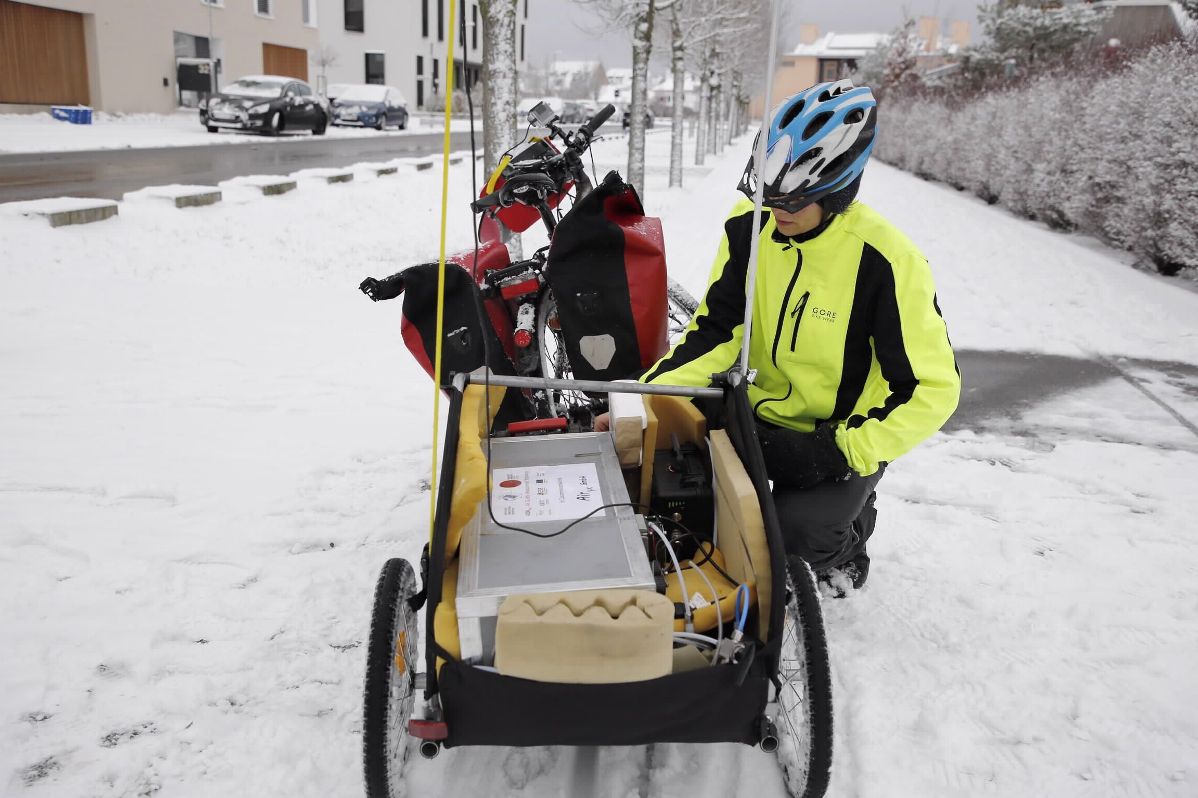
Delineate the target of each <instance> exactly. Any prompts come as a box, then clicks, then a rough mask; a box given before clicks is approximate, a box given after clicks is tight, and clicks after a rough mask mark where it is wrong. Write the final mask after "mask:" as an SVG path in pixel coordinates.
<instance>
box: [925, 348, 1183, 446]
mask: <svg viewBox="0 0 1198 798" xmlns="http://www.w3.org/2000/svg"><path fill="white" fill-rule="evenodd" d="M957 364H958V366H959V368H960V369H961V403H960V406H959V407H958V408H957V412H956V413H954V414H953V416H952V418H950V419H949V421H948V423H947V424H945V426H944V429H945V431H948V432H956V431H962V430H973V431H974V432H984V431H1004V432H1009V433H1013V434H1016V435H1031V436H1034V437H1039V436H1041V435H1043V434H1044V431H1043V430H1040V429H1036V427H1037V424H1036V423H1035V418H1036V415H1037V410H1038V408H1040V407H1041V406H1043V405H1044V404H1045V403H1046V402H1048V401H1049V400H1053V399H1056V398H1060V397H1065V396H1068V395H1070V394H1076V393H1078V392H1081V391H1085V390H1088V389H1097V390H1099V391H1111V392H1115V391H1119V392H1120V393H1121V396H1122V397H1123V398H1121V399H1119V400H1118V401H1119V402H1132V403H1133V404H1132V405H1131V406H1132V407H1135V408H1137V410H1136V412H1137V413H1141V414H1143V413H1149V414H1156V415H1157V417H1159V418H1161V419H1162V420H1164V423H1165V424H1166V426H1167V428H1169V429H1171V430H1172V431H1173V433H1174V435H1175V438H1174V445H1175V446H1176V447H1177V448H1185V449H1190V450H1198V366H1194V365H1191V364H1189V363H1176V362H1172V361H1163V360H1147V359H1142V358H1128V357H1116V358H1110V357H1103V356H1100V355H1093V356H1091V357H1089V358H1081V357H1064V356H1061V355H1047V354H1035V353H1030V352H1003V351H978V350H970V349H958V350H957ZM1128 386H1131V388H1132V389H1134V393H1131V394H1128V393H1127V390H1128ZM1129 396H1130V397H1138V398H1130V399H1129V398H1127V397H1129ZM1154 405H1155V408H1154V407H1153V406H1154ZM1111 435H1112V436H1113V437H1117V434H1116V433H1115V432H1112V433H1111Z"/></svg>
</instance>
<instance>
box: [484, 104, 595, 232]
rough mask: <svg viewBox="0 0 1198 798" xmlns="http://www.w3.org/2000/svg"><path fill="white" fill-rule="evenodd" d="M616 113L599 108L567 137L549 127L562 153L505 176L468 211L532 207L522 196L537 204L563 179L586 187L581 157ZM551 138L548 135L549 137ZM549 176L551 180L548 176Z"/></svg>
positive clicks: (558, 129) (554, 127) (554, 190)
mask: <svg viewBox="0 0 1198 798" xmlns="http://www.w3.org/2000/svg"><path fill="white" fill-rule="evenodd" d="M615 112H616V108H615V106H614V105H611V104H610V103H609V104H607V105H605V106H603V107H602V108H600V109H599V110H598V111H596V112H595V115H594V116H592V117H591V118H590V119H588V120H587V121H585V122H583V123H582V125H580V126H579V128H578V130H577V131H576V132H575V133H574V134H573V135H569V134H567V133H565V132H564V131H562V130H561V128H558V127H557V126H555V125H553V124H552V123H551V124H550V125H549V129H550V131H551V133H552V135H556V136H560V137H561V138H562V139H563V140H564V141H565V144H566V148H565V151H563V152H560V153H558V154H557V155H554V156H552V157H550V158H545V159H543V160H541V161H537V162H533V163H534V164H535V165H533V166H531V167H530V168H529V169H528V170H527V171H522V172H519V173H517V174H508V175H507V176H506V177H505V178H504V180H505V182H504V185H503V187H502V188H500V189H499V190H498V191H496V192H494V193H491V194H488V195H486V196H484V197H480V198H479V199H476V200H474V201H473V202H471V203H470V208H471V210H473V211H474V212H475V213H480V212H482V211H484V210H488V209H492V208H497V207H498V208H506V207H508V206H510V205H512V204H513V203H515V202H523V204H526V205H534V206H535V205H536V203H532V202H528V201H527V200H526V199H525V196H521V195H530V194H531V195H532V196H535V197H536V199H537V200H538V201H541V202H543V201H544V200H545V197H546V196H547V195H548V194H551V193H554V192H557V191H562V190H563V189H562V185H563V184H564V181H565V180H569V179H573V180H575V181H576V182H579V183H580V184H581V183H584V182H585V185H586V186H588V190H589V186H590V182H589V181H586V179H585V178H586V173H585V171H584V170H583V167H582V158H581V156H582V154H583V153H584V152H586V151H587V148H588V147H590V146H591V141H592V139H593V138H594V137H595V131H596V130H598V129H599V128H600V127H601V126H602V125H603V123H604V122H606V121H607V120H608V119H611V116H612V114H614V113H615ZM551 137H552V136H551ZM550 174H553V175H555V177H550V176H549V175H550Z"/></svg>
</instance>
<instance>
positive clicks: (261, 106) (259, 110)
mask: <svg viewBox="0 0 1198 798" xmlns="http://www.w3.org/2000/svg"><path fill="white" fill-rule="evenodd" d="M247 110H248V111H249V112H250V113H251V114H264V113H266V112H267V111H269V110H270V103H258V104H257V105H251V106H250V107H249V109H247Z"/></svg>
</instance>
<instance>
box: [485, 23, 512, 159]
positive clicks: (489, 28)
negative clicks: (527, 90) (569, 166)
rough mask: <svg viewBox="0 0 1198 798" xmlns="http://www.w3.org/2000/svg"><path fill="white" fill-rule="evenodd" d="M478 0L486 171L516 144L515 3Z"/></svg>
mask: <svg viewBox="0 0 1198 798" xmlns="http://www.w3.org/2000/svg"><path fill="white" fill-rule="evenodd" d="M517 2H518V0H479V4H478V5H479V10H480V11H481V12H482V18H483V80H482V84H483V164H484V167H485V168H484V171H483V174H485V175H490V174H491V172H492V171H494V170H495V167H496V166H497V165H498V164H499V158H500V157H501V156H502V155H503V153H504V152H505V151H506V150H507V149H508V148H509V147H511V146H512V145H513V144H515V143H516V95H517V87H516V3H517Z"/></svg>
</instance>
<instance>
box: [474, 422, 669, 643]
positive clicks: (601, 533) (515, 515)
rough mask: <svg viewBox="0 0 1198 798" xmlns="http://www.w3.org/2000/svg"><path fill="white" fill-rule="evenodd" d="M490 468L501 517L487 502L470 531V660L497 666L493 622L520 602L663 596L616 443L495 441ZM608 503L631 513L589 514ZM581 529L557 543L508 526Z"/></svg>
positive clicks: (569, 438)
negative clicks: (607, 593)
mask: <svg viewBox="0 0 1198 798" xmlns="http://www.w3.org/2000/svg"><path fill="white" fill-rule="evenodd" d="M489 469H490V473H489V474H488V477H489V478H490V479H491V509H492V511H493V514H494V518H492V513H489V512H487V504H486V499H484V500H483V501H482V502H480V503H479V506H478V510H477V512H475V514H474V518H473V519H472V520H471V521H470V523H469V524H467V525H466V528H465V529H464V530H463V531H462V548H461V558H460V563H459V571H458V593H457V614H458V633H459V635H460V637H461V643H462V658H463V660H465V661H467V662H472V663H475V664H484V665H489V664H490V663H491V662H492V661H493V660H494V654H495V617H496V615H498V613H499V605H500V604H502V603H503V600H504V599H505V598H507V597H508V596H510V595H512V594H515V593H555V592H560V591H570V590H595V589H600V588H631V589H640V590H655V584H654V580H653V570H652V568H651V567H650V565H649V558H648V556H647V555H646V553H645V546H644V543H643V542H642V540H641V533H640V529H639V527H638V525H637V520H636V512H635V511H634V509H633V508H632V507H631V506H630V504H629V501H630V500H629V498H628V488H627V487H626V486H625V484H624V478H623V475H622V474H621V472H620V463H619V460H618V459H617V458H616V451H615V446H614V445H613V444H612V439H611V435H609V434H608V433H606V432H590V433H580V434H573V435H542V436H536V437H528V438H497V439H494V440H492V441H491V461H490V464H489ZM610 504H620V505H623V506H620V507H609V508H606V509H603V510H598V511H597V512H594V514H593V515H589V516H588V515H587V514H588V513H591V512H593V511H596V510H597V508H599V507H603V506H604V505H610ZM584 516H586V517H585V518H584ZM579 518H582V519H583V520H581V521H578V519H579ZM496 521H498V522H499V523H496ZM575 521H578V523H576V524H574V526H572V527H571V528H570V529H569V530H568V531H566V532H565V533H563V534H560V535H557V536H555V537H551V538H538V537H533V536H531V535H528V534H525V533H522V532H518V531H515V530H512V529H505V528H504V527H503V526H501V525H500V524H503V525H504V526H509V527H519V528H521V529H526V530H528V531H529V532H535V533H537V534H539V535H546V534H551V533H554V532H557V531H559V530H561V529H562V528H563V527H565V526H566V525H567V524H571V523H574V522H575Z"/></svg>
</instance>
